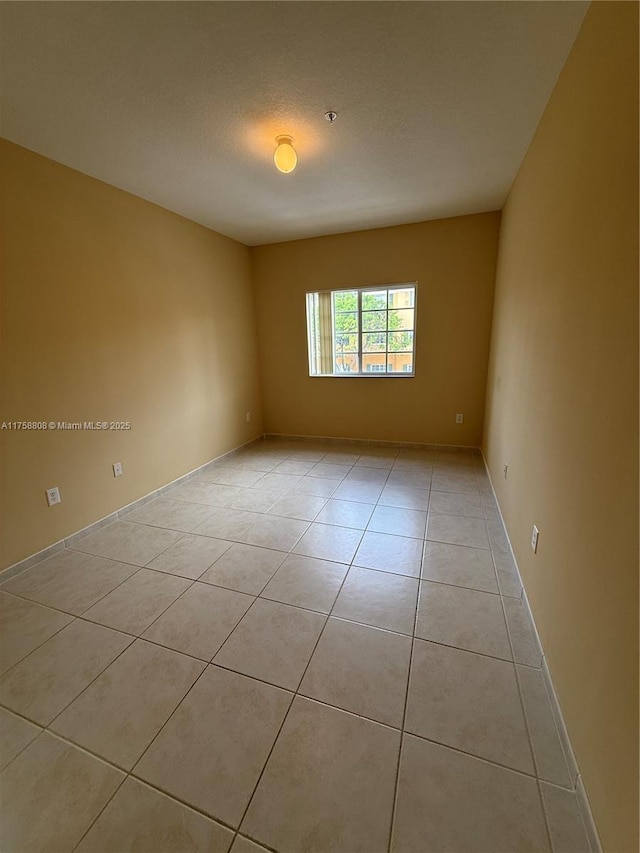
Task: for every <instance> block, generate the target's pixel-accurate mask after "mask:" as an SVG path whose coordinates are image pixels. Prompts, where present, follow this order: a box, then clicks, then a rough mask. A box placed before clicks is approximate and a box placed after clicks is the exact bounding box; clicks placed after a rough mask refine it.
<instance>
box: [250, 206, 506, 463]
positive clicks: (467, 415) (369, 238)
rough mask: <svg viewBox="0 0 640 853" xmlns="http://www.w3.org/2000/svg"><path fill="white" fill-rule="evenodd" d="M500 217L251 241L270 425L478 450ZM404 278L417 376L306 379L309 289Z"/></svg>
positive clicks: (295, 430)
mask: <svg viewBox="0 0 640 853" xmlns="http://www.w3.org/2000/svg"><path fill="white" fill-rule="evenodd" d="M499 223H500V214H499V213H485V214H478V215H475V216H464V217H459V218H455V219H443V220H439V221H434V222H422V223H418V224H415V225H402V226H398V227H394V228H381V229H375V230H371V231H358V232H355V233H349V234H338V235H334V236H330V237H318V238H315V239H311V240H299V241H295V242H290V243H278V244H276V245H270V246H260V247H257V248H254V249H252V250H251V256H252V263H253V273H254V288H255V293H256V306H257V316H258V332H259V340H260V367H261V382H262V389H263V398H264V405H265V428H266V430H267V431H268V432H275V433H293V434H296V435H324V436H340V437H345V438H367V439H380V440H394V441H397V440H402V441H415V442H427V443H441V444H462V445H473V446H479V444H480V439H481V436H482V422H483V416H484V390H485V383H486V370H487V358H488V352H489V339H490V326H491V311H492V304H493V287H494V279H495V262H496V253H497V236H498V229H499ZM410 281H417V282H418V302H417V305H418V307H417V318H416V321H417V325H416V376H415V378H406V377H404V378H384V377H314V378H311V377H310V376H309V368H308V360H307V341H306V319H305V317H306V314H305V310H306V308H305V293H306V292H307V291H309V290H331V289H337V288H349V287H361V286H366V285H374V284H389V283H399V282H410ZM456 412H462V413H463V414H464V423H463V424H462V425H456V423H455V415H456Z"/></svg>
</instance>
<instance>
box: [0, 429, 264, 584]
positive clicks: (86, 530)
mask: <svg viewBox="0 0 640 853" xmlns="http://www.w3.org/2000/svg"><path fill="white" fill-rule="evenodd" d="M263 438H264V436H263V435H259V436H256V438H252V439H251V441H246V442H245V443H244V444H239V445H238V446H237V447H234V448H232V449H231V450H228V451H227V452H226V453H222V454H220V456H216V457H214V458H213V459H210V460H209V461H208V462H205V463H204V465H199V466H198V467H197V468H194V469H193V471H188V472H187V473H186V474H183V475H182V476H180V477H177V478H176V479H175V480H172V481H171V482H170V483H166V484H165V485H164V486H160V487H159V488H157V489H154V490H153V491H152V492H149V493H148V494H146V495H143V496H142V497H141V498H138V499H137V500H135V501H133V502H132V503H130V504H127V505H126V506H124V507H122V508H121V509H118V510H114V512H111V513H109V515H105V516H104V517H103V518H99V519H98V520H97V521H93V522H91V524H88V525H87V526H86V527H83V528H81V529H80V530H76V531H75V533H71V534H70V535H69V536H66V537H65V538H64V539H60V540H59V541H58V542H54V543H53V544H52V545H47V547H46V548H43V549H42V551H38V552H37V553H35V554H31V555H30V556H29V557H25V558H24V559H23V560H20V561H19V562H17V563H14V564H13V565H11V566H8V567H7V568H6V569H3V570H2V571H1V572H0V583H4V581H7V580H9V578H12V577H14V576H15V575H18V574H20V572H24V571H25V570H26V569H30V568H31V567H32V566H35V565H36V563H41V562H42V561H43V560H47V559H48V558H49V557H52V556H53V555H54V554H57V553H58V551H62V550H63V549H64V548H72V547H73V545H74V543H75V542H77V541H78V540H79V539H84V537H85V536H88V535H89V534H90V533H95V532H96V531H97V530H100V528H101V527H106V525H107V524H112V523H113V522H114V521H118V519H122V518H124V517H125V516H127V515H128V514H129V513H130V512H132V511H133V510H134V509H138V508H139V507H141V506H143V505H144V504H146V503H148V502H149V501H152V500H154V499H155V498H157V497H160V495H162V494H164V493H165V492H166V491H167V490H168V489H172V488H173V487H174V486H177V485H178V483H182V482H185V481H186V480H190V479H191V478H192V477H195V476H196V474H199V473H200V472H201V471H204V470H205V468H208V467H209V465H219V464H220V461H221V460H222V459H226V458H227V457H229V456H233V455H234V454H235V453H238V451H240V450H243V449H244V448H245V447H248V446H249V445H251V444H255V442H257V441H262V439H263Z"/></svg>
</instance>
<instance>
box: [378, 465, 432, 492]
mask: <svg viewBox="0 0 640 853" xmlns="http://www.w3.org/2000/svg"><path fill="white" fill-rule="evenodd" d="M387 486H388V487H390V488H395V487H396V486H400V487H401V488H403V489H430V488H431V471H430V469H429V468H425V469H424V470H418V469H414V470H410V471H409V470H400V469H398V468H396V467H395V466H394V467H393V469H392V470H391V473H390V474H389V479H388V480H387Z"/></svg>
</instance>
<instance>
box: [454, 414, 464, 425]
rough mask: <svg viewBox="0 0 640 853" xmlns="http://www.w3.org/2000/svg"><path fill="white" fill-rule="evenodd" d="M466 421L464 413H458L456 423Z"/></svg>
mask: <svg viewBox="0 0 640 853" xmlns="http://www.w3.org/2000/svg"><path fill="white" fill-rule="evenodd" d="M463 421H464V415H463V414H461V413H460V412H459V413H458V414H457V415H456V423H457V424H461V423H462V422H463Z"/></svg>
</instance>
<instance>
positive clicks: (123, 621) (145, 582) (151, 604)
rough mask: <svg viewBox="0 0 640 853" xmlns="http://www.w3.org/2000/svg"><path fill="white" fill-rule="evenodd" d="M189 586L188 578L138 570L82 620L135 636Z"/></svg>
mask: <svg viewBox="0 0 640 853" xmlns="http://www.w3.org/2000/svg"><path fill="white" fill-rule="evenodd" d="M190 585H191V581H190V580H188V579H187V578H179V577H175V576H174V575H167V574H162V572H152V571H151V570H150V569H140V571H138V572H136V574H135V575H132V576H131V577H130V578H128V580H126V581H125V582H124V583H122V584H120V586H119V587H117V588H116V589H114V590H113V592H110V593H109V594H108V595H106V596H105V597H104V598H102V599H101V600H100V601H99V602H98V603H97V604H94V605H93V607H90V608H89V609H88V610H87V611H86V613H84V617H83V618H85V619H89V620H90V621H91V622H99V623H100V624H101V625H106V626H107V627H108V628H115V630H116V631H125V632H126V633H127V634H135V635H136V636H138V635H139V634H142V632H143V631H144V630H145V628H148V627H149V625H151V623H152V622H153V621H154V619H157V618H158V616H160V614H161V613H163V612H164V611H165V610H166V609H167V607H169V605H170V604H172V603H173V602H174V601H175V600H176V598H178V596H180V595H182V593H183V592H184V591H185V590H187V589H188V588H189V586H190Z"/></svg>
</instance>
